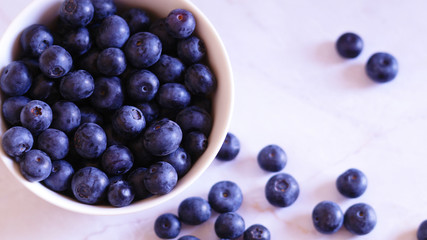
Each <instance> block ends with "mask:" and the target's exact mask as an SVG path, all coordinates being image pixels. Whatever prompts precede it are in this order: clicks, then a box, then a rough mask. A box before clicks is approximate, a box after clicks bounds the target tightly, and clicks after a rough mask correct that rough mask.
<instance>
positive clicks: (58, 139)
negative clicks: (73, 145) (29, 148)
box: [37, 128, 69, 160]
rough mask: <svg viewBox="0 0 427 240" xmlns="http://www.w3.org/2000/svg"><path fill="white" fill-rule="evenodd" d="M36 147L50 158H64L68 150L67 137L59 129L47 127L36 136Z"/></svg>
mask: <svg viewBox="0 0 427 240" xmlns="http://www.w3.org/2000/svg"><path fill="white" fill-rule="evenodd" d="M37 148H38V149H40V150H42V151H44V152H45V153H47V155H49V157H50V158H51V159H52V160H59V159H64V158H65V156H67V154H68V151H69V141H68V137H67V135H66V134H65V133H64V132H62V131H60V130H57V129H53V128H48V129H46V130H44V131H43V132H42V133H40V135H39V136H38V138H37Z"/></svg>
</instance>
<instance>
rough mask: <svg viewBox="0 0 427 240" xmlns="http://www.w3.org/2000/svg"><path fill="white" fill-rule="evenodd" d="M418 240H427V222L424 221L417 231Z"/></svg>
mask: <svg viewBox="0 0 427 240" xmlns="http://www.w3.org/2000/svg"><path fill="white" fill-rule="evenodd" d="M417 240H427V220H424V221H423V222H422V223H421V224H420V226H418V230H417Z"/></svg>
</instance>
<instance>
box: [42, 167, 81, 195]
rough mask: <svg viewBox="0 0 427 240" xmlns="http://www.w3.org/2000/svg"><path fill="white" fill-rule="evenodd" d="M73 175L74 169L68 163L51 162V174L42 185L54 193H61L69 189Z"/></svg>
mask: <svg viewBox="0 0 427 240" xmlns="http://www.w3.org/2000/svg"><path fill="white" fill-rule="evenodd" d="M73 175H74V168H73V166H72V165H71V164H70V163H69V162H67V161H65V160H56V161H53V162H52V172H51V173H50V175H49V177H47V178H46V179H45V180H43V183H44V185H46V187H48V188H49V189H51V190H53V191H55V192H63V191H65V190H67V189H69V188H70V186H71V179H72V177H73Z"/></svg>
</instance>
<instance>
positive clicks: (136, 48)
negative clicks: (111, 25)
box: [124, 32, 162, 68]
mask: <svg viewBox="0 0 427 240" xmlns="http://www.w3.org/2000/svg"><path fill="white" fill-rule="evenodd" d="M124 52H125V55H126V58H127V59H128V61H129V64H130V65H132V66H134V67H135V68H147V67H150V66H152V65H153V64H155V63H156V62H157V61H158V60H159V58H160V54H161V53H162V43H161V42H160V39H159V38H158V37H157V36H156V35H154V34H152V33H149V32H139V33H135V34H134V35H132V36H131V37H130V38H129V40H128V41H127V43H126V45H125V46H124Z"/></svg>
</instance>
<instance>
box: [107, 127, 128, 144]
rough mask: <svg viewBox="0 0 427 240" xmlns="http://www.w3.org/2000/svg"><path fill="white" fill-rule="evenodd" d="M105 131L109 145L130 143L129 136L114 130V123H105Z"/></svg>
mask: <svg viewBox="0 0 427 240" xmlns="http://www.w3.org/2000/svg"><path fill="white" fill-rule="evenodd" d="M104 131H105V135H107V146H112V145H127V144H128V141H129V139H130V138H129V137H128V136H124V135H119V134H117V133H116V131H114V129H113V125H111V124H107V125H105V126H104Z"/></svg>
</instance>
